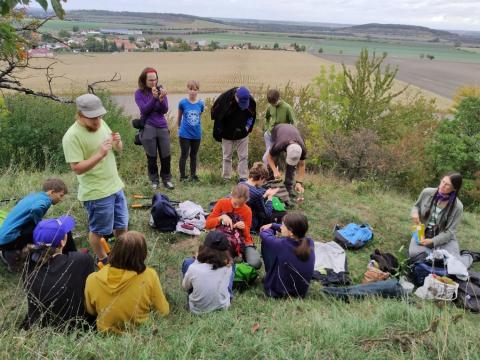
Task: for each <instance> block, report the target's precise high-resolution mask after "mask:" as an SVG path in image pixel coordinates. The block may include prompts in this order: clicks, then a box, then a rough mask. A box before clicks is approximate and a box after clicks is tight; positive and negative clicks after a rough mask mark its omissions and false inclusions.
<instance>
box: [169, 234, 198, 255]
mask: <svg viewBox="0 0 480 360" xmlns="http://www.w3.org/2000/svg"><path fill="white" fill-rule="evenodd" d="M199 239H200V237H198V236H192V237H189V238H187V239H185V240H183V241H180V242H177V243H175V244H172V245H171V247H170V248H171V249H172V250H173V251H175V252H177V251H181V252H187V253H188V252H190V253H192V255H193V254H194V253H196V252H197V250H198V245H199V244H200V242H199Z"/></svg>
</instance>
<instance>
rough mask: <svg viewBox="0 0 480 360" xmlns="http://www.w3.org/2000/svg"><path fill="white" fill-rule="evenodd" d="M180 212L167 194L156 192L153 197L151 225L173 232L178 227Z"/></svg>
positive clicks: (163, 230)
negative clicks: (178, 212)
mask: <svg viewBox="0 0 480 360" xmlns="http://www.w3.org/2000/svg"><path fill="white" fill-rule="evenodd" d="M178 220H179V217H178V214H177V212H176V211H175V208H174V207H173V206H172V203H171V201H170V199H169V198H168V196H167V195H164V194H161V193H156V194H155V195H153V198H152V209H151V210H150V226H152V227H154V228H155V229H157V230H159V231H162V232H173V231H175V230H176V228H177V222H178Z"/></svg>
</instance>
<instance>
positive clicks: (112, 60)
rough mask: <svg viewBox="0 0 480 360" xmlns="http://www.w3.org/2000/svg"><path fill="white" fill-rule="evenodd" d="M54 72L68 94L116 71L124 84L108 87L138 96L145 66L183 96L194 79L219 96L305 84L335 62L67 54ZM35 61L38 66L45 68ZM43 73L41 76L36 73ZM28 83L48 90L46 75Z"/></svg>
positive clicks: (230, 53) (291, 57)
mask: <svg viewBox="0 0 480 360" xmlns="http://www.w3.org/2000/svg"><path fill="white" fill-rule="evenodd" d="M58 60H59V62H58V63H57V64H56V65H55V74H58V75H60V74H65V77H64V78H58V79H55V81H54V88H55V89H56V91H57V92H59V93H64V94H68V93H70V92H71V91H72V90H73V91H79V90H80V91H82V90H85V89H86V84H87V82H89V83H91V82H93V81H97V80H103V79H109V78H111V77H112V75H113V74H114V73H115V72H117V73H118V74H120V76H121V80H120V81H118V82H114V83H111V84H108V85H107V87H108V89H109V90H110V91H112V92H113V93H117V94H118V93H133V92H134V91H135V90H136V89H137V79H138V76H139V74H140V72H141V71H142V70H143V68H145V67H146V66H153V67H155V68H156V69H157V70H158V72H159V77H160V82H161V83H162V84H163V85H164V86H165V87H166V88H167V89H168V90H169V91H170V92H182V93H183V92H184V90H185V86H186V85H185V84H186V83H187V81H188V80H189V79H197V80H199V81H200V84H201V91H202V92H220V91H223V90H225V89H227V88H229V87H231V86H238V85H239V84H243V85H246V86H249V87H251V88H252V89H255V88H260V87H261V86H262V85H270V86H283V85H285V84H287V83H288V82H290V83H291V84H292V86H296V87H299V86H305V85H307V84H309V83H310V81H311V80H312V78H313V77H315V76H316V75H317V74H318V73H319V72H320V67H321V66H322V65H324V66H331V65H332V64H333V63H331V62H329V61H326V60H322V59H320V58H318V57H315V56H311V55H310V54H307V53H295V52H286V51H281V52H274V51H254V50H219V51H215V52H183V53H178V52H175V53H174V52H162V53H113V54H99V53H96V54H93V53H91V54H66V55H59V56H58ZM48 61H52V60H45V59H36V60H35V61H34V63H35V64H42V63H43V64H44V63H46V62H48ZM37 73H38V72H37ZM21 75H22V77H25V78H26V80H25V84H26V85H27V86H31V87H33V88H35V89H42V90H47V83H46V81H45V78H44V75H43V73H40V74H37V75H36V76H34V72H25V73H22V74H21Z"/></svg>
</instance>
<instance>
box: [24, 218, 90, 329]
mask: <svg viewBox="0 0 480 360" xmlns="http://www.w3.org/2000/svg"><path fill="white" fill-rule="evenodd" d="M74 226H75V220H74V219H73V218H72V217H71V216H62V217H59V218H57V219H47V220H43V221H41V222H39V223H38V225H37V226H36V227H35V230H34V231H33V241H34V244H33V245H29V246H28V247H26V248H25V252H26V255H27V258H28V267H27V271H26V273H25V274H24V276H23V283H24V287H25V291H26V293H27V299H28V312H27V316H26V317H25V320H24V321H23V323H22V325H21V327H22V328H23V329H25V330H27V329H29V328H30V327H31V326H32V325H34V324H38V325H40V326H56V327H62V328H63V327H70V326H83V325H85V326H89V324H94V320H95V318H93V317H91V316H90V315H88V314H87V313H86V311H85V296H84V289H85V282H86V279H87V277H88V275H89V274H90V273H92V272H93V271H94V263H93V258H92V257H91V256H90V255H89V254H85V253H81V252H77V251H72V252H69V253H67V254H62V250H63V248H64V247H65V244H66V243H67V233H68V232H70V231H71V230H72V229H73V228H74Z"/></svg>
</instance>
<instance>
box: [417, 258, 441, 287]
mask: <svg viewBox="0 0 480 360" xmlns="http://www.w3.org/2000/svg"><path fill="white" fill-rule="evenodd" d="M430 274H435V275H438V276H448V273H447V266H446V265H443V266H442V265H441V264H435V265H432V263H431V262H427V261H422V262H419V263H416V264H415V265H414V266H413V271H412V274H411V280H412V282H413V283H414V284H415V286H423V283H424V282H425V279H426V277H427V276H428V275H430Z"/></svg>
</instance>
